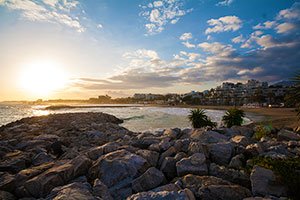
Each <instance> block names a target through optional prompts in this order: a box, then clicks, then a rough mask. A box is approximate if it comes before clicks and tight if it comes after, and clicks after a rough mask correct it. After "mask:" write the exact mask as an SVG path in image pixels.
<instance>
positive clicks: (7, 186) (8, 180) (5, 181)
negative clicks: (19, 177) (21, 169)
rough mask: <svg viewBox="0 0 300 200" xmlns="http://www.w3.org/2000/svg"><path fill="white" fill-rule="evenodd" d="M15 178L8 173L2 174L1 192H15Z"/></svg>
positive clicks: (0, 179) (0, 181) (0, 173)
mask: <svg viewBox="0 0 300 200" xmlns="http://www.w3.org/2000/svg"><path fill="white" fill-rule="evenodd" d="M15 184H16V181H15V176H14V175H12V174H9V173H6V172H0V190H5V191H13V190H14V188H15Z"/></svg>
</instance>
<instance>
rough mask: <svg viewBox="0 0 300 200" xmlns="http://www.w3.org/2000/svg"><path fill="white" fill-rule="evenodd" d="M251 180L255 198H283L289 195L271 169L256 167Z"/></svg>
mask: <svg viewBox="0 0 300 200" xmlns="http://www.w3.org/2000/svg"><path fill="white" fill-rule="evenodd" d="M250 180H251V185H252V194H253V195H254V196H265V195H274V196H277V197H281V196H286V194H287V189H286V187H284V186H283V185H281V184H280V183H279V182H278V181H277V179H276V176H275V174H274V173H273V171H271V170H269V169H265V168H263V167H259V166H254V167H253V169H252V172H251V175H250Z"/></svg>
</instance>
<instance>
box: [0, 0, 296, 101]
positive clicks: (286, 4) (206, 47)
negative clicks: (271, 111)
mask: <svg viewBox="0 0 300 200" xmlns="http://www.w3.org/2000/svg"><path fill="white" fill-rule="evenodd" d="M297 70H300V1H295V0H294V1H292V0H156V1H149V0H147V1H146V0H106V1H105V0H0V84H1V87H0V101H4V100H35V99H38V98H43V99H50V98H52V99H53V98H69V99H70V98H72V99H80V98H89V97H96V96H98V95H102V94H108V95H110V96H113V97H125V96H130V95H132V94H134V93H141V92H143V93H148V92H151V93H187V92H189V91H192V90H194V91H203V90H205V89H210V88H212V87H216V86H217V85H219V84H221V83H222V82H225V81H233V82H238V81H240V82H245V81H246V80H248V79H257V80H261V81H269V82H277V81H281V80H287V79H289V78H290V77H291V76H292V75H293V74H294V73H295V72H296V71H297Z"/></svg>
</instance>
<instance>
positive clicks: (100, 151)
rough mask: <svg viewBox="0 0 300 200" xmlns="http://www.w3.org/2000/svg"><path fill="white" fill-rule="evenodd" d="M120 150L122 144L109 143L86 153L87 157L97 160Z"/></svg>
mask: <svg viewBox="0 0 300 200" xmlns="http://www.w3.org/2000/svg"><path fill="white" fill-rule="evenodd" d="M119 148H120V144H118V143H116V142H108V143H106V144H104V145H102V146H98V147H93V148H91V149H89V150H87V151H86V152H85V155H86V156H87V157H88V158H90V159H92V160H97V159H98V158H99V157H100V156H102V155H105V154H107V153H110V152H113V151H116V150H118V149H119Z"/></svg>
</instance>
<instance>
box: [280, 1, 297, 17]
mask: <svg viewBox="0 0 300 200" xmlns="http://www.w3.org/2000/svg"><path fill="white" fill-rule="evenodd" d="M299 18H300V3H299V2H296V3H294V4H293V6H292V7H291V8H289V9H284V10H281V11H280V12H279V14H278V15H277V19H278V20H280V19H288V20H292V19H298V20H299Z"/></svg>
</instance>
